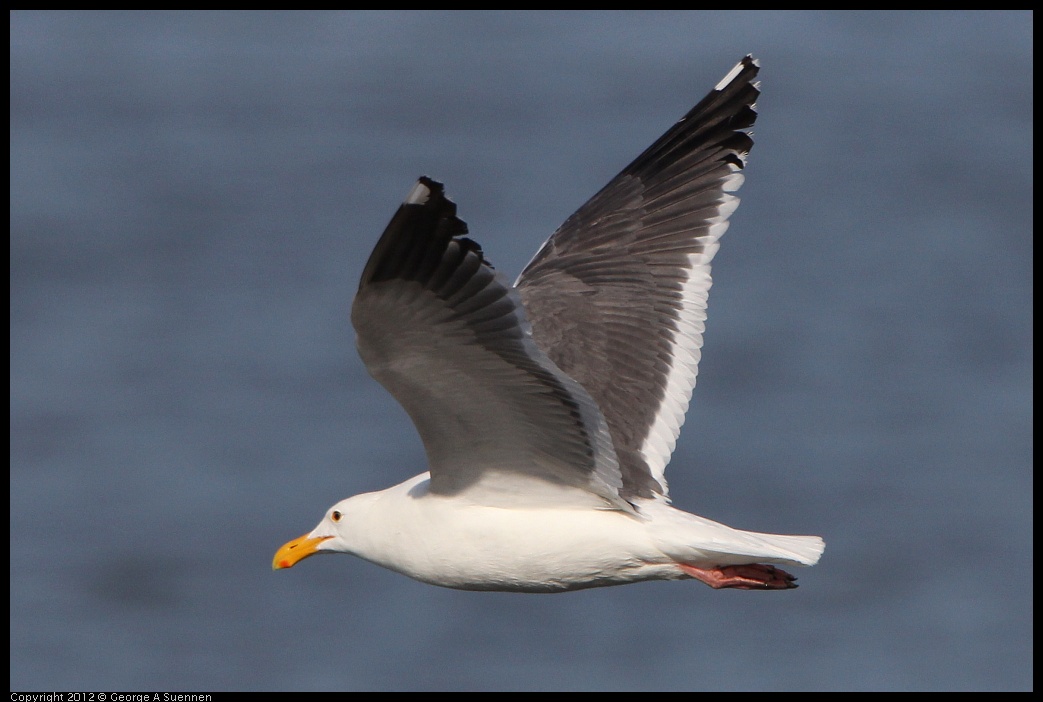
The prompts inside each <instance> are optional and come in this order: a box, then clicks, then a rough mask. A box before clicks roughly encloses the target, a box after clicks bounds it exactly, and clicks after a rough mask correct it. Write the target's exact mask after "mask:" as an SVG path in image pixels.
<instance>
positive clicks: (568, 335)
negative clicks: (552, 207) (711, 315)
mask: <svg viewBox="0 0 1043 702" xmlns="http://www.w3.org/2000/svg"><path fill="white" fill-rule="evenodd" d="M758 70H759V64H758V63H757V61H756V60H755V59H754V58H753V57H752V56H746V57H745V58H743V59H742V60H741V61H740V62H739V63H738V64H737V65H736V66H735V67H734V68H732V69H731V71H729V72H728V74H727V75H726V76H725V77H724V78H723V79H722V80H721V81H720V82H719V83H718V84H717V86H716V87H715V88H714V89H713V90H712V91H711V92H710V93H709V95H707V96H706V97H705V98H704V99H703V100H702V101H701V102H699V104H698V105H696V106H695V107H694V108H692V110H691V111H690V112H688V114H686V115H685V116H684V117H683V118H682V119H681V120H680V121H679V122H677V123H676V124H675V125H674V126H673V127H672V128H671V129H670V130H669V131H667V132H666V134H664V135H663V136H662V137H661V138H660V139H659V140H658V141H656V142H655V143H654V144H652V146H650V147H649V148H648V149H647V150H646V151H645V152H644V153H642V154H641V155H640V156H638V157H637V159H636V160H635V161H634V162H633V163H631V164H630V165H629V166H627V167H626V168H625V169H623V171H622V172H621V173H620V174H619V175H617V176H616V177H615V178H613V179H612V180H611V181H610V182H609V183H608V185H606V186H605V187H604V188H602V190H601V191H600V192H598V193H597V194H596V195H594V197H592V198H591V199H590V200H589V201H588V202H587V203H586V204H584V205H583V206H582V207H580V208H579V210H578V211H576V213H575V214H573V215H572V216H571V217H569V218H568V219H567V220H565V223H564V224H562V225H561V227H560V228H559V229H558V230H557V231H556V232H555V233H554V234H553V236H551V237H550V239H548V240H547V241H546V243H544V244H543V246H542V247H541V248H540V249H539V251H538V252H537V253H536V256H535V257H534V258H533V259H532V261H531V262H530V263H529V264H528V266H526V267H525V269H524V270H523V271H522V273H521V275H520V276H519V277H518V279H517V281H516V282H515V284H514V285H513V286H511V285H510V284H509V283H508V282H507V281H505V280H504V279H503V278H502V277H501V275H500V274H499V273H497V272H496V271H494V270H493V267H492V265H491V264H490V263H489V262H488V261H487V260H486V258H485V255H484V253H483V252H482V249H481V247H480V246H479V245H478V244H477V243H475V242H474V241H473V240H471V239H469V238H467V237H466V236H465V234H467V225H466V224H464V222H463V221H462V220H460V219H459V218H457V216H456V205H455V204H454V203H453V202H452V201H450V200H449V199H448V198H447V197H446V195H445V191H444V188H443V186H442V184H441V183H439V182H437V181H435V180H433V179H431V178H428V177H426V176H425V177H421V178H420V180H419V181H418V182H417V183H416V185H414V186H413V188H412V190H411V191H410V192H409V195H408V196H407V197H406V199H405V202H403V203H402V205H401V206H400V207H399V208H398V211H397V212H396V213H395V215H394V217H393V218H392V219H391V222H390V223H389V224H388V226H387V229H386V230H385V231H384V233H383V235H382V236H381V237H380V240H379V241H378V242H377V245H376V248H375V249H374V250H373V253H372V255H371V256H370V259H369V262H368V263H367V264H366V267H365V269H364V270H363V272H362V279H361V282H360V283H359V289H358V294H357V295H356V297H355V302H354V305H353V306H352V312H351V319H352V323H353V325H354V327H355V330H356V332H357V334H358V341H357V345H358V351H359V354H360V356H361V357H362V360H363V361H364V362H365V364H366V367H367V368H368V370H369V372H370V374H372V376H373V377H374V378H376V379H377V380H378V381H379V382H380V383H381V384H382V385H383V386H384V387H385V388H386V389H387V390H388V391H389V392H390V393H391V394H392V395H393V396H394V397H395V398H396V399H397V400H398V401H399V403H401V404H402V406H403V407H404V408H405V410H406V412H407V413H408V414H409V416H410V418H411V419H412V420H413V423H414V424H415V425H416V429H417V431H418V432H419V434H420V437H421V439H422V440H423V445H424V450H425V453H426V455H427V467H428V472H425V473H421V474H420V475H417V476H415V477H413V478H410V479H409V480H406V481H405V482H403V483H401V484H399V485H396V486H394V487H391V488H388V489H386V490H382V491H379V492H371V493H366V494H362V495H356V496H354V497H350V498H348V499H346V500H342V501H340V502H338V503H337V504H335V505H333V506H332V507H331V508H330V509H329V511H327V512H326V515H325V516H324V517H323V519H322V521H321V522H320V523H319V525H318V526H317V527H315V529H313V530H312V531H311V532H309V533H308V534H305V535H304V536H302V537H300V538H298V539H295V540H293V541H290V542H289V543H287V544H286V545H284V546H283V547H282V548H280V549H279V550H278V552H277V553H276V554H275V559H274V561H273V567H274V568H275V569H281V568H289V567H291V566H293V565H294V564H296V563H297V562H299V561H300V560H302V559H304V558H307V557H308V556H311V555H313V554H317V553H350V554H353V555H355V556H359V557H361V558H364V559H366V560H368V561H372V562H373V563H376V564H379V565H381V566H384V567H386V568H390V569H391V570H394V571H397V572H399V573H402V574H404V575H408V576H410V577H412V578H415V579H417V580H420V581H422V582H425V583H431V584H433V585H440V586H444V587H451V588H459V589H464V590H500V591H513V592H562V591H568V590H578V589H582V588H589V587H599V586H606V585H620V584H625V583H631V582H637V581H642V580H675V579H685V578H695V579H698V580H700V581H702V582H704V583H706V584H707V585H710V586H711V587H714V588H740V589H768V590H781V589H789V588H794V587H796V583H794V580H795V578H794V577H793V576H792V575H790V574H789V573H787V572H785V571H783V570H782V569H780V568H777V567H775V566H777V565H787V566H809V565H814V564H815V563H816V562H817V561H818V559H819V556H820V555H821V554H822V551H823V549H824V543H823V541H822V539H821V538H819V537H817V536H784V535H777V534H761V533H754V532H749V531H740V530H737V529H733V528H731V527H728V526H725V525H723V524H719V523H717V522H714V521H711V520H709V519H705V518H703V517H699V516H696V515H694V514H689V513H687V512H683V511H681V510H679V509H676V508H674V507H672V506H670V503H669V499H668V498H667V484H666V479H665V477H664V469H665V468H666V464H667V462H668V461H669V459H670V454H671V453H672V452H673V449H674V445H675V442H676V440H677V436H678V434H679V432H680V429H681V424H682V423H683V422H684V415H685V412H686V411H687V409H688V401H689V399H690V397H691V394H692V389H693V387H694V386H695V378H696V370H697V366H698V362H699V357H700V347H701V346H702V338H703V329H704V321H705V319H706V300H707V292H708V291H709V288H710V261H711V260H712V259H713V256H714V254H715V253H716V252H717V249H718V246H719V244H718V239H719V238H720V237H721V235H722V234H724V232H725V230H726V229H727V228H728V217H729V216H730V215H731V214H732V212H734V211H735V208H736V206H737V205H738V203H739V199H738V198H737V197H736V196H735V195H734V194H733V193H734V192H735V191H736V190H737V189H738V188H739V186H740V185H741V184H742V182H743V174H742V170H743V167H744V165H745V161H746V156H747V154H748V153H749V150H750V147H751V146H752V145H753V141H752V139H751V138H750V135H749V133H748V131H747V130H748V129H749V128H750V127H751V126H752V125H753V123H754V120H755V119H756V112H755V109H754V108H755V104H754V103H755V100H756V98H757V96H758V95H759V93H760V91H759V89H758V85H759V84H758V83H756V82H753V79H754V78H755V76H756V75H757V72H758Z"/></svg>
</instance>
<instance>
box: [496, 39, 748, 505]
mask: <svg viewBox="0 0 1043 702" xmlns="http://www.w3.org/2000/svg"><path fill="white" fill-rule="evenodd" d="M758 70H759V66H758V64H757V62H756V61H755V60H754V59H753V57H751V56H747V57H746V58H744V59H743V60H742V61H740V62H739V63H738V64H737V65H736V66H735V67H734V68H733V69H732V70H731V71H730V72H729V73H728V75H726V76H725V77H724V79H723V80H721V82H720V83H718V84H717V86H716V87H715V88H714V90H713V91H712V92H711V93H710V94H709V95H707V96H706V97H705V98H703V100H702V101H701V102H700V103H699V104H698V105H696V106H695V107H694V108H692V110H691V111H690V112H689V113H688V114H687V115H685V116H684V117H683V118H682V119H681V120H680V121H679V122H678V123H677V124H675V125H674V127H673V128H672V129H670V130H669V131H668V132H667V133H666V134H664V135H663V136H662V137H660V139H659V140H658V141H656V142H655V143H654V144H653V145H652V146H650V147H649V148H648V149H647V150H646V151H645V152H644V153H643V154H641V155H640V156H638V157H637V159H636V160H635V161H634V162H633V163H631V164H630V165H629V166H627V167H626V168H625V169H624V170H623V171H622V172H621V173H620V174H619V175H617V176H616V177H615V178H613V179H612V181H611V182H609V184H608V185H606V186H605V187H604V188H603V189H602V190H601V191H600V192H599V193H597V194H596V195H595V196H594V197H592V198H591V199H590V200H589V201H588V202H587V203H586V204H585V205H583V206H582V207H580V209H579V210H578V211H577V212H576V213H575V214H573V215H572V216H571V217H569V218H568V219H567V220H566V221H565V223H564V224H562V225H561V227H560V228H559V229H558V230H557V231H556V232H555V233H554V235H553V236H552V237H551V238H550V239H549V240H548V241H547V242H546V243H545V244H544V245H543V247H542V248H541V249H540V251H539V252H538V253H537V254H536V257H535V258H534V259H533V260H532V261H531V262H530V263H529V265H528V266H527V267H526V268H525V270H524V271H523V272H522V274H521V276H520V277H519V278H518V282H517V284H516V285H517V288H518V291H519V293H520V295H521V299H522V301H523V302H524V304H525V308H526V311H527V313H528V316H529V320H530V322H531V324H532V334H533V338H534V339H535V341H536V343H537V345H538V346H539V347H540V349H541V350H542V351H544V352H545V353H546V354H547V356H549V357H550V359H551V360H552V361H554V363H555V364H556V365H557V366H558V367H559V368H560V369H561V370H562V371H564V372H565V373H566V374H567V375H569V376H570V377H571V378H573V379H574V380H576V381H577V382H578V383H580V384H581V385H582V386H583V387H584V388H585V389H586V390H587V392H588V393H589V394H590V396H591V397H592V398H593V399H594V401H595V402H596V403H597V406H598V407H600V409H601V412H602V414H603V415H604V417H605V420H606V421H607V423H608V427H609V431H610V433H611V435H612V441H613V444H614V446H615V450H616V455H617V460H618V463H619V467H620V470H621V473H622V479H623V490H622V495H623V496H624V497H626V498H630V497H634V496H637V497H652V496H663V497H665V495H666V491H667V486H666V480H665V478H664V469H665V467H666V464H667V462H668V461H669V460H670V454H671V453H672V452H673V450H674V445H675V443H676V440H677V436H678V434H679V433H680V429H681V424H682V423H683V422H684V414H685V412H686V411H687V410H688V401H689V399H690V398H691V395H692V389H693V388H694V386H695V377H696V373H697V368H698V363H699V357H700V348H701V347H702V335H703V330H704V328H705V327H704V321H705V319H706V300H707V294H708V291H709V289H710V283H711V281H710V261H711V260H712V259H713V256H714V254H715V253H716V252H717V249H718V246H719V245H718V243H717V240H718V239H719V238H720V236H721V235H722V234H723V233H724V231H725V230H726V229H727V228H728V217H729V216H730V215H731V213H732V212H734V211H735V208H736V206H737V205H738V203H739V199H738V198H737V197H735V196H734V195H732V194H731V193H733V192H734V191H735V190H737V189H738V188H739V186H740V185H741V184H742V182H743V175H742V173H741V171H742V168H743V166H744V165H745V161H746V155H747V154H748V153H749V150H750V147H751V146H752V145H753V140H752V139H751V138H750V136H749V134H748V133H746V131H745V130H746V129H747V128H749V127H750V126H752V125H753V122H754V120H755V119H756V116H757V115H756V112H754V102H755V100H756V99H757V96H758V95H759V92H760V91H759V90H758V88H757V84H756V83H754V82H753V79H754V77H755V76H756V75H757V72H758Z"/></svg>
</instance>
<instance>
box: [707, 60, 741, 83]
mask: <svg viewBox="0 0 1043 702" xmlns="http://www.w3.org/2000/svg"><path fill="white" fill-rule="evenodd" d="M744 60H745V59H744ZM742 63H743V62H742V61H739V62H738V63H737V64H735V65H734V66H733V67H732V70H730V71H728V75H726V76H725V77H724V78H721V82H720V83H718V84H717V85H715V86H714V87H713V89H714V90H724V89H725V88H726V87H728V84H729V83H731V82H732V81H733V80H735V76H737V75H739V73H740V72H742Z"/></svg>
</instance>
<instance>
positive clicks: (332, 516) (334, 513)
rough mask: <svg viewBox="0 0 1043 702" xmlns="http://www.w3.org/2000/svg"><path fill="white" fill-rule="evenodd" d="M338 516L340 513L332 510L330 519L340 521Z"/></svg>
mask: <svg viewBox="0 0 1043 702" xmlns="http://www.w3.org/2000/svg"><path fill="white" fill-rule="evenodd" d="M340 516H341V515H340V512H339V511H337V510H333V514H331V515H330V519H332V520H333V521H335V522H339V521H340Z"/></svg>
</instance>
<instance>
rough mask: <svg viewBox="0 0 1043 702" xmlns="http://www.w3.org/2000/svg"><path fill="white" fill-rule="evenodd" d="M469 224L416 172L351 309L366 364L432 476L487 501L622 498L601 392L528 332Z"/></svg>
mask: <svg viewBox="0 0 1043 702" xmlns="http://www.w3.org/2000/svg"><path fill="white" fill-rule="evenodd" d="M466 233H467V225H466V224H464V223H463V222H462V221H461V220H460V219H458V218H457V217H456V206H455V205H454V204H453V203H452V202H451V201H450V200H448V199H447V198H446V197H445V194H444V191H443V188H442V185H441V183H437V182H435V181H433V180H431V179H430V178H426V177H425V178H421V179H420V180H419V182H418V183H417V184H416V186H414V188H413V190H412V191H411V192H410V194H409V197H408V198H407V199H406V201H405V202H404V203H403V204H402V206H401V207H399V209H398V212H397V213H396V214H395V216H394V217H393V218H392V220H391V222H390V223H389V224H388V226H387V229H386V230H385V231H384V234H383V235H382V236H381V238H380V240H379V242H378V243H377V245H376V248H375V249H374V250H373V253H372V255H371V257H370V259H369V262H368V263H367V265H366V268H365V270H364V271H363V274H362V281H361V283H360V284H359V291H358V294H357V296H356V297H355V302H354V304H353V306H352V312H351V319H352V323H353V324H354V326H355V329H356V331H357V333H358V341H357V344H358V350H359V354H360V355H361V356H362V359H363V361H364V362H365V364H366V367H367V368H368V369H369V372H370V374H372V375H373V377H374V378H376V379H377V380H378V381H380V383H381V384H382V385H383V386H384V387H385V388H387V389H388V391H389V392H391V394H392V395H394V397H395V399H397V400H398V401H399V403H401V405H402V406H403V407H404V408H405V410H406V412H407V413H408V414H409V416H410V418H411V419H412V420H413V423H414V424H415V425H416V428H417V431H418V432H419V433H420V438H421V439H422V441H423V443H424V449H425V451H426V453H427V459H428V466H429V468H430V471H431V489H432V490H433V491H435V492H440V493H457V492H460V491H465V490H466V491H469V493H470V494H472V495H473V496H475V499H479V500H488V501H490V502H495V501H496V500H500V499H502V500H506V501H508V502H514V501H521V500H523V499H527V498H531V499H535V500H537V501H541V502H545V501H547V500H553V499H557V498H559V497H560V498H561V499H562V500H565V501H571V500H573V499H575V498H576V493H579V494H580V495H581V496H582V495H586V496H587V497H586V498H583V497H581V498H580V499H589V496H590V494H591V493H593V494H595V495H597V496H599V497H600V498H603V500H607V501H608V502H610V503H612V504H613V505H615V506H617V507H620V508H623V509H629V505H627V503H626V502H625V501H623V500H622V499H620V497H619V489H620V487H621V485H622V481H621V477H620V473H619V467H618V463H617V461H616V458H615V453H614V451H613V448H612V444H611V439H610V438H609V435H608V430H607V426H606V424H605V420H604V418H603V417H602V416H601V413H600V412H599V411H598V409H597V405H596V404H595V403H594V401H593V400H592V399H591V398H590V396H589V395H588V394H587V393H586V392H585V391H584V390H583V388H582V387H580V386H579V385H578V384H577V383H576V382H575V381H573V380H572V379H571V378H569V377H568V376H567V375H565V374H564V373H562V372H561V371H560V370H559V369H558V368H557V367H556V366H555V365H554V364H553V363H552V362H551V361H550V360H549V359H548V358H547V356H546V354H544V353H543V352H542V351H540V350H539V349H538V348H537V346H536V345H535V344H534V343H533V341H532V338H531V336H530V334H529V331H528V328H527V325H526V322H525V315H524V310H523V308H522V306H521V304H520V301H519V300H518V299H517V295H516V293H515V292H514V291H513V290H512V289H511V287H510V285H509V284H504V283H503V282H502V281H501V280H500V278H499V276H497V275H496V274H495V272H494V271H493V269H492V267H491V266H490V265H489V264H488V263H487V262H486V261H485V258H484V256H483V254H482V250H481V248H480V247H479V246H478V244H476V243H475V242H473V241H471V240H470V239H467V238H465V237H463V234H466ZM545 488H550V489H545ZM563 488H578V490H576V491H569V490H567V489H563ZM599 501H601V500H599ZM601 502H602V504H603V501H601Z"/></svg>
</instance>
